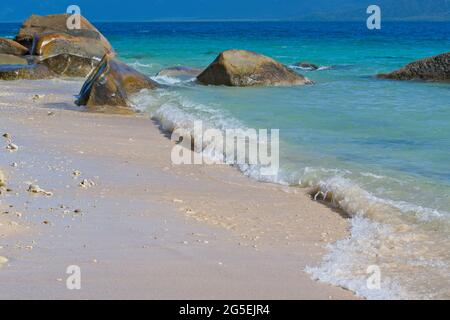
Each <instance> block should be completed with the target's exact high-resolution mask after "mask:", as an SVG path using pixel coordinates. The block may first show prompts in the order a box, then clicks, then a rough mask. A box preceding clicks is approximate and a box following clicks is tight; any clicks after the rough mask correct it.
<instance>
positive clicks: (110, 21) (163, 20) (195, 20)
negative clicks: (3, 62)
mask: <svg viewBox="0 0 450 320" xmlns="http://www.w3.org/2000/svg"><path fill="white" fill-rule="evenodd" d="M25 19H27V18H25ZM25 19H24V20H25ZM24 20H11V21H0V23H22V22H23V21H24ZM88 20H89V21H91V22H92V23H136V22H137V23H158V22H330V23H331V22H365V21H366V19H345V20H338V19H336V20H333V19H330V20H327V19H302V18H298V19H286V18H284V19H249V18H243V19H180V18H173V19H170V18H164V19H149V20H103V19H99V20H90V19H88ZM383 22H450V20H446V19H439V18H435V19H422V18H415V17H412V18H398V19H395V18H384V19H383Z"/></svg>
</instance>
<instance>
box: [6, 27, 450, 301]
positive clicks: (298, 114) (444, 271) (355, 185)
mask: <svg viewBox="0 0 450 320" xmlns="http://www.w3.org/2000/svg"><path fill="white" fill-rule="evenodd" d="M98 27H99V29H100V30H101V31H102V32H103V33H104V34H105V35H106V36H107V37H108V39H110V41H111V42H112V44H113V46H114V47H115V48H116V50H117V52H118V54H119V56H120V58H121V59H123V60H124V61H126V62H128V63H129V64H131V65H132V66H134V67H136V68H137V69H139V70H140V71H142V72H144V73H146V74H148V75H152V76H153V75H154V74H156V73H157V72H158V71H159V70H160V69H161V68H163V67H170V66H175V65H186V66H191V67H205V66H207V65H208V64H209V63H210V62H211V61H212V60H213V59H214V58H215V57H216V55H217V54H218V53H219V52H220V51H222V50H225V49H229V48H240V49H249V50H254V51H257V52H261V53H263V54H266V55H268V56H271V57H273V58H276V59H277V60H280V61H281V62H283V63H285V64H287V65H292V64H294V63H295V62H298V61H309V62H312V63H315V64H318V65H320V66H322V68H321V70H319V71H308V70H297V71H298V72H301V73H302V74H304V75H306V76H307V77H309V78H311V79H312V80H314V81H315V82H316V84H315V85H313V86H303V87H290V88H278V87H277V88H226V87H207V86H200V85H197V84H195V83H194V82H189V81H183V82H180V81H176V79H171V78H159V79H156V80H158V81H160V82H162V83H164V84H167V85H169V88H168V89H167V90H164V91H158V92H153V93H148V92H147V93H142V94H141V95H140V96H138V97H136V100H135V103H136V105H137V107H138V108H140V109H142V110H147V111H149V112H151V113H152V114H153V116H154V117H156V118H158V119H159V120H160V121H162V122H163V123H165V124H166V125H168V126H175V127H177V126H185V127H187V128H189V127H190V126H192V122H191V121H192V120H194V119H202V120H204V121H207V122H208V123H209V124H210V125H211V126H213V127H219V128H221V129H225V128H236V127H250V128H277V129H280V139H281V171H280V173H279V176H277V177H275V178H273V181H275V182H279V183H288V184H291V185H293V186H312V187H315V188H317V189H318V190H320V191H322V195H324V194H326V193H327V192H328V194H332V198H333V199H332V201H333V204H334V205H336V206H338V207H340V208H342V209H344V210H345V211H346V212H347V213H348V214H350V215H351V216H352V217H353V219H352V222H351V224H352V229H351V237H350V238H349V239H346V240H343V241H340V242H338V243H336V244H334V245H332V246H331V247H330V254H329V256H327V257H326V259H325V261H324V263H323V264H322V265H321V266H319V267H316V268H310V269H308V270H307V271H309V272H310V273H311V274H312V275H313V277H315V278H317V279H319V280H322V281H326V282H330V283H333V284H337V285H341V286H344V287H348V288H350V289H352V290H353V291H355V292H357V293H358V294H360V295H362V296H365V297H368V298H392V297H396V298H450V240H449V239H450V238H449V235H450V161H449V158H450V84H442V83H441V84H438V83H427V82H394V81H387V80H378V79H376V78H374V77H373V75H374V74H377V73H379V72H388V71H392V70H395V69H397V68H399V67H401V66H402V65H404V64H406V63H408V62H410V61H413V60H415V59H418V58H422V57H427V56H431V55H435V54H439V53H443V52H448V51H449V49H450V23H384V24H383V29H382V30H381V31H369V30H367V29H366V28H365V24H364V23H309V22H308V23H299V22H239V23H238V22H227V23H218V22H216V23H133V24H129V23H116V24H113V23H103V24H98ZM13 33H14V26H13V25H0V34H3V35H8V34H13ZM241 169H242V170H243V171H244V173H246V174H248V175H250V176H252V177H254V178H257V179H258V178H261V176H260V174H259V171H258V169H259V168H258V167H241ZM318 196H319V195H318ZM371 265H377V266H379V268H380V271H381V288H380V289H379V290H373V289H372V290H371V289H368V288H367V285H366V280H367V277H368V274H367V272H366V271H367V267H369V266H371Z"/></svg>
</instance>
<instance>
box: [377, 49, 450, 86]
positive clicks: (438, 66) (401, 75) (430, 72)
mask: <svg viewBox="0 0 450 320" xmlns="http://www.w3.org/2000/svg"><path fill="white" fill-rule="evenodd" d="M378 77H379V78H383V79H392V80H432V81H450V52H447V53H443V54H440V55H437V56H434V57H430V58H425V59H421V60H417V61H414V62H412V63H410V64H408V65H406V66H405V67H403V68H401V69H399V70H397V71H394V72H391V73H387V74H379V75H378Z"/></svg>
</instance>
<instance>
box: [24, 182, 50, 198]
mask: <svg viewBox="0 0 450 320" xmlns="http://www.w3.org/2000/svg"><path fill="white" fill-rule="evenodd" d="M27 191H28V192H31V193H42V194H44V195H46V196H52V195H53V193H52V192H50V191H45V190H44V189H42V188H41V187H39V186H38V185H37V184H30V185H29V186H28V190H27Z"/></svg>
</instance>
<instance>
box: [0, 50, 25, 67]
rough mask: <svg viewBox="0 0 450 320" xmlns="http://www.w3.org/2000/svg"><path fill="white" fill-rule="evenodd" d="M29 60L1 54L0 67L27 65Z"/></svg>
mask: <svg viewBox="0 0 450 320" xmlns="http://www.w3.org/2000/svg"><path fill="white" fill-rule="evenodd" d="M27 64H28V60H27V59H25V58H22V57H18V56H14V55H12V54H3V53H0V65H2V66H3V65H27Z"/></svg>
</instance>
